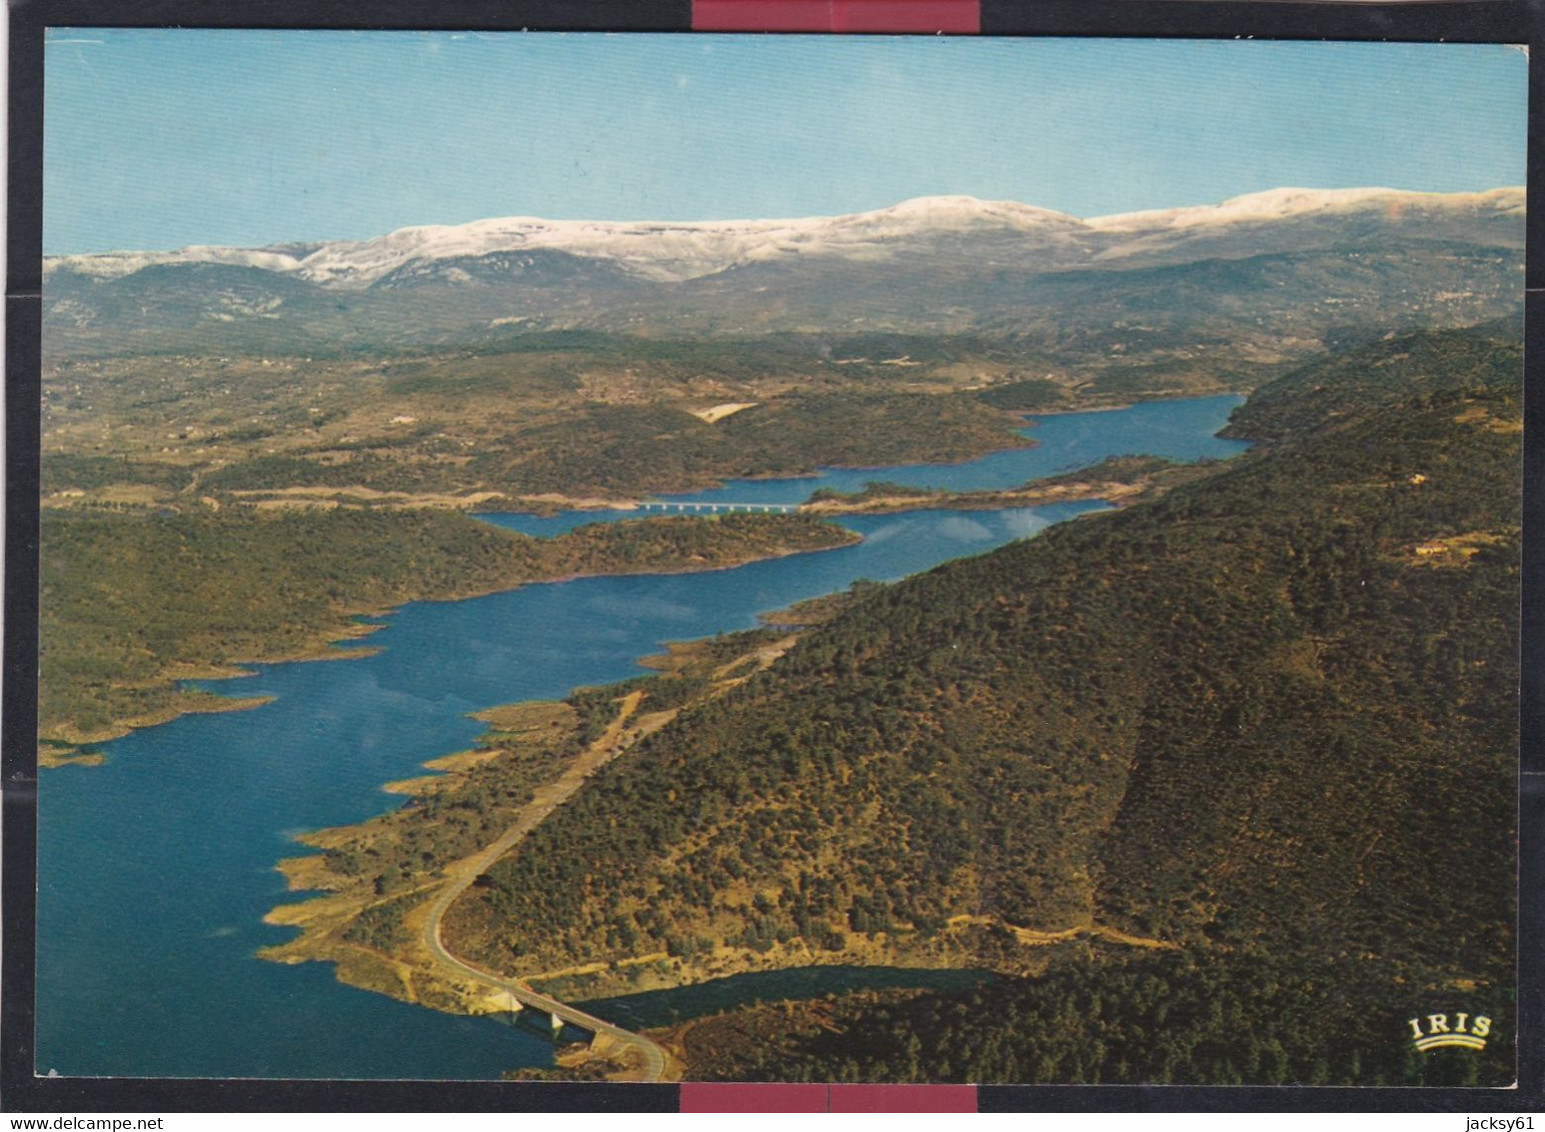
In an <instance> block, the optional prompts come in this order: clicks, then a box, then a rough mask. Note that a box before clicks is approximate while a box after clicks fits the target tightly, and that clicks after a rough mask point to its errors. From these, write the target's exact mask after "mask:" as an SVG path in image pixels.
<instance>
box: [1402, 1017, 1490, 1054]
mask: <svg viewBox="0 0 1545 1132" xmlns="http://www.w3.org/2000/svg"><path fill="white" fill-rule="evenodd" d="M1423 1021H1425V1022H1426V1023H1427V1025H1426V1026H1425V1028H1424V1027H1423V1025H1422V1023H1423ZM1406 1025H1407V1026H1410V1027H1411V1044H1412V1045H1414V1046H1415V1047H1416V1048H1417V1049H1419V1050H1421V1051H1422V1052H1423V1053H1425V1052H1426V1051H1427V1050H1430V1049H1437V1048H1438V1047H1439V1046H1459V1047H1460V1048H1462V1049H1485V1048H1486V1035H1487V1034H1489V1033H1491V1019H1490V1018H1488V1017H1486V1015H1484V1014H1477V1015H1476V1016H1475V1017H1474V1018H1472V1017H1470V1015H1468V1014H1455V1015H1454V1024H1453V1025H1452V1026H1450V1025H1449V1016H1448V1015H1447V1014H1429V1015H1427V1017H1426V1018H1425V1019H1421V1018H1412V1019H1411V1020H1410V1021H1408V1022H1407V1023H1406Z"/></svg>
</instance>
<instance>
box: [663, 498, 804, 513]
mask: <svg viewBox="0 0 1545 1132" xmlns="http://www.w3.org/2000/svg"><path fill="white" fill-rule="evenodd" d="M801 506H802V504H799V503H732V502H723V503H713V502H703V503H688V502H685V501H682V500H675V499H646V500H644V501H643V502H642V503H640V504H639V507H640V508H641V509H642V510H644V511H683V512H713V513H718V514H724V513H725V512H727V511H760V512H764V513H769V514H780V515H788V514H791V513H793V512H795V511H798V510H799V509H800V507H801Z"/></svg>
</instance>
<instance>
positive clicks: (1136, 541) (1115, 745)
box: [465, 326, 1522, 1008]
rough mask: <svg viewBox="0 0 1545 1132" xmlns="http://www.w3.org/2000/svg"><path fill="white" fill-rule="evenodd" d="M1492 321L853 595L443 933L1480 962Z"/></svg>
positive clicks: (1497, 692)
mask: <svg viewBox="0 0 1545 1132" xmlns="http://www.w3.org/2000/svg"><path fill="white" fill-rule="evenodd" d="M1516 333H1517V332H1516V328H1515V329H1510V328H1507V327H1504V326H1494V327H1489V328H1484V329H1481V330H1476V331H1460V332H1441V333H1428V334H1420V335H1415V336H1411V337H1409V338H1406V339H1394V340H1390V341H1387V342H1381V343H1378V344H1376V345H1374V346H1370V347H1365V348H1361V349H1359V350H1357V351H1355V352H1353V353H1350V354H1347V355H1344V356H1342V357H1340V358H1339V359H1338V360H1337V362H1336V363H1335V364H1334V365H1330V364H1322V365H1314V366H1310V367H1307V368H1305V369H1304V370H1303V371H1301V372H1300V373H1298V374H1297V375H1295V376H1293V377H1292V378H1286V379H1283V380H1282V381H1281V382H1279V383H1277V384H1276V385H1274V386H1272V387H1271V388H1270V389H1269V390H1263V391H1262V393H1261V394H1259V395H1258V397H1257V400H1258V401H1259V407H1258V408H1247V409H1246V410H1245V411H1243V412H1241V414H1240V416H1239V421H1240V424H1241V426H1242V430H1243V431H1246V432H1252V431H1253V430H1254V428H1255V427H1257V426H1258V427H1259V428H1260V432H1261V434H1264V435H1269V436H1272V437H1273V439H1272V440H1270V441H1268V442H1267V443H1266V444H1265V445H1263V446H1262V447H1261V448H1259V449H1257V450H1256V451H1255V452H1253V453H1252V454H1251V455H1249V456H1246V457H1241V458H1240V459H1239V460H1238V461H1236V462H1234V463H1232V464H1230V465H1229V466H1228V467H1226V468H1224V469H1221V470H1219V471H1218V472H1217V473H1216V474H1214V475H1212V476H1211V477H1209V478H1206V479H1202V480H1200V481H1198V482H1194V483H1191V484H1188V485H1185V486H1183V487H1177V488H1175V489H1174V490H1173V491H1172V492H1171V493H1170V494H1168V495H1167V496H1165V497H1164V498H1163V499H1161V500H1159V501H1157V502H1154V503H1149V504H1145V505H1142V506H1139V507H1134V508H1132V509H1130V510H1127V511H1124V512H1121V513H1117V514H1106V515H1100V516H1097V517H1090V518H1084V519H1080V520H1078V521H1075V522H1072V523H1068V524H1065V525H1062V526H1058V527H1056V528H1054V529H1053V530H1051V531H1049V532H1047V533H1046V534H1045V535H1043V536H1041V537H1040V538H1037V539H1035V540H1032V541H1028V542H1020V543H1015V544H1011V545H1009V546H1007V547H1004V548H1002V549H999V550H996V551H994V552H992V553H989V554H986V555H983V556H981V557H977V558H971V559H964V560H960V561H956V562H951V563H948V564H946V565H944V566H941V567H939V568H937V569H935V570H933V571H930V572H929V573H926V574H923V575H919V576H917V577H913V578H910V579H907V580H906V581H903V582H900V583H897V584H896V585H894V586H892V587H888V588H882V589H879V590H878V591H877V592H875V593H873V594H871V595H868V596H865V597H864V598H862V599H861V600H859V601H857V602H856V603H855V604H854V605H853V606H852V607H851V608H850V609H849V610H848V611H847V612H846V613H845V614H844V615H842V616H840V617H839V618H837V619H836V620H834V621H832V622H831V623H829V624H827V625H825V626H823V627H821V628H819V629H817V630H815V631H813V632H812V633H811V634H810V635H809V636H808V637H806V638H805V639H804V640H802V641H801V642H800V643H799V644H798V645H797V646H796V647H795V648H794V649H793V650H791V651H790V652H789V653H788V655H787V656H785V657H784V658H783V659H782V660H780V661H779V662H778V663H776V664H775V665H773V666H772V667H771V668H770V669H769V670H768V671H767V672H766V673H764V674H762V675H760V676H758V677H756V678H754V679H752V680H751V681H748V682H747V683H746V684H745V685H744V686H743V687H741V688H740V689H738V690H737V691H736V692H735V693H734V694H732V695H730V696H727V697H724V698H722V699H720V700H717V701H714V702H713V703H711V704H708V705H706V706H703V707H701V708H698V709H695V710H691V711H685V712H683V713H682V714H681V715H680V716H679V717H678V718H677V719H676V721H675V722H674V723H672V724H671V725H670V726H668V727H667V728H665V729H663V730H661V731H660V732H658V733H657V734H656V735H654V736H652V737H651V738H649V739H647V740H645V741H643V742H641V743H640V744H639V745H638V747H637V749H636V750H635V751H634V752H632V753H631V754H630V755H629V757H628V758H627V759H626V760H622V761H619V762H617V763H614V764H612V765H611V766H608V767H607V768H606V770H605V771H604V772H602V773H600V774H598V775H597V777H596V780H595V782H594V784H593V787H591V788H587V789H586V790H585V791H584V792H582V793H581V794H580V795H579V796H578V797H576V798H575V799H574V800H573V801H572V802H571V803H570V804H569V805H567V806H565V807H564V808H563V809H562V810H561V811H559V812H558V813H556V814H554V815H553V817H552V818H551V819H549V820H548V821H547V822H544V823H543V824H542V826H540V827H539V828H538V829H537V830H536V831H535V832H534V833H533V834H532V836H531V837H530V838H529V839H528V840H527V841H526V842H525V843H524V844H523V845H522V847H521V849H520V851H519V852H517V853H514V854H512V855H511V856H509V857H508V858H506V859H505V860H504V861H502V862H500V863H499V864H498V865H496V866H495V867H493V868H492V869H490V870H489V873H488V876H487V878H486V882H485V885H484V887H483V888H482V889H481V890H480V891H479V892H478V894H477V898H476V902H475V903H474V904H473V905H471V906H469V907H468V908H467V909H465V915H466V917H467V920H466V922H467V923H468V924H469V925H472V930H471V931H470V932H469V935H475V934H476V933H477V932H479V931H481V932H483V933H486V935H485V937H484V938H486V939H487V941H488V942H487V950H486V951H485V953H484V958H485V960H486V961H488V962H503V963H505V964H514V965H515V966H518V967H519V968H520V969H522V970H526V971H531V970H544V969H545V970H551V969H554V968H559V967H565V966H568V965H570V964H573V963H584V962H595V961H600V960H620V959H623V958H626V957H629V956H632V955H640V954H646V953H652V952H656V951H670V952H671V953H672V954H676V955H690V954H692V953H693V952H695V951H703V950H707V949H711V948H714V947H721V946H725V945H728V946H731V947H742V948H749V949H752V950H758V951H759V950H765V949H767V948H770V947H772V946H774V945H775V944H787V945H788V946H790V947H793V948H798V947H799V946H801V945H803V946H808V947H811V948H815V949H822V948H825V949H829V950H842V949H844V948H852V947H858V948H859V949H860V950H861V949H862V947H864V946H869V945H870V944H872V943H873V942H874V941H877V940H879V939H881V938H882V934H881V933H884V936H886V937H889V938H890V939H892V940H893V941H901V942H902V943H906V941H909V940H910V941H920V940H927V939H930V938H932V939H938V940H945V939H958V940H959V941H960V942H958V943H957V944H956V945H955V946H960V947H972V948H977V949H978V952H977V954H978V955H979V956H982V957H983V958H984V960H985V961H986V962H988V964H989V965H992V966H996V967H998V968H999V969H1003V968H1009V969H1012V968H1013V967H1014V966H1015V965H1016V964H1017V963H1020V962H1029V961H1030V960H1029V958H1028V956H1030V955H1032V954H1033V953H1034V952H1035V948H1034V947H1031V948H1029V949H1028V950H1026V951H1023V952H1021V953H1017V954H1016V953H1015V951H1014V948H1013V946H1012V938H1013V936H1012V935H1011V934H1010V933H1016V932H1024V931H1029V932H1041V933H1067V934H1073V933H1077V932H1085V933H1090V934H1092V935H1095V936H1097V937H1101V938H1105V939H1107V940H1115V941H1116V942H1117V943H1122V942H1125V943H1127V944H1130V943H1139V944H1146V945H1147V946H1149V947H1158V948H1163V947H1179V948H1182V949H1184V950H1186V951H1188V952H1192V953H1195V954H1198V955H1209V954H1212V955H1220V954H1227V953H1231V952H1235V951H1240V950H1246V949H1250V950H1255V949H1258V950H1261V951H1263V952H1266V953H1270V954H1273V955H1277V956H1281V957H1284V958H1285V959H1287V960H1290V961H1296V958H1295V957H1312V958H1313V961H1314V962H1315V963H1321V962H1338V963H1339V962H1350V961H1357V962H1358V963H1359V964H1361V963H1365V962H1366V963H1368V964H1371V967H1370V968H1369V969H1368V970H1372V971H1374V972H1375V973H1374V974H1372V975H1370V974H1369V973H1368V970H1361V969H1360V972H1359V973H1358V974H1357V975H1356V976H1355V977H1356V978H1357V979H1359V980H1360V979H1365V978H1370V977H1371V978H1377V979H1379V980H1394V982H1395V983H1398V982H1399V972H1400V971H1402V970H1405V969H1409V968H1414V967H1416V966H1420V967H1422V968H1424V969H1430V970H1434V971H1437V972H1441V978H1443V979H1450V980H1470V981H1471V982H1472V983H1473V981H1474V980H1477V979H1485V978H1488V977H1491V976H1493V975H1496V974H1497V973H1498V972H1505V970H1506V966H1507V963H1508V962H1509V961H1510V955H1511V949H1512V934H1511V933H1512V928H1511V925H1512V920H1513V905H1512V895H1511V894H1512V892H1513V864H1514V847H1513V841H1512V836H1513V835H1512V823H1513V817H1512V815H1513V775H1514V759H1515V751H1516V738H1517V735H1516V698H1515V697H1516V689H1517V685H1516V679H1517V669H1516V663H1517V655H1516V649H1517V637H1516V630H1517V626H1516V623H1515V621H1514V617H1515V611H1516V598H1517V593H1518V589H1517V586H1518V533H1519V528H1518V518H1519V516H1518V501H1519V497H1518V489H1519V484H1518V478H1517V477H1518V464H1517V460H1518V453H1519V444H1520V440H1521V431H1522V429H1521V424H1520V419H1519V413H1520V383H1519V371H1520V370H1519V367H1520V361H1521V358H1520V350H1519V346H1518V341H1517V337H1516ZM1255 403H1256V402H1255V401H1252V405H1254V404H1255ZM1354 404H1355V406H1356V407H1355V408H1353V407H1352V406H1353V405H1354ZM678 795H680V796H686V797H689V798H690V799H691V800H692V804H691V806H690V807H683V806H681V805H679V804H674V799H676V798H677V797H678ZM1459 826H1463V827H1464V830H1465V832H1464V835H1463V843H1462V845H1459V846H1458V847H1457V848H1456V843H1455V842H1454V841H1453V831H1454V830H1455V829H1456V828H1458V827H1459ZM982 918H985V919H986V920H987V921H990V922H991V923H993V924H997V925H999V926H1000V928H1001V936H1000V937H999V938H995V937H992V936H991V935H989V936H988V937H987V938H985V939H983V940H980V941H978V942H976V943H973V944H968V943H966V942H965V940H966V937H965V936H963V935H962V934H961V933H962V932H963V931H964V928H962V927H961V926H960V923H961V920H962V919H965V920H968V921H973V922H974V920H976V919H982ZM1047 938H1052V937H1050V936H1048V937H1047ZM862 941H869V942H868V943H864V942H862ZM917 945H918V944H908V946H917ZM939 946H944V945H943V944H942V943H941V944H940V945H939ZM982 948H988V949H992V948H997V949H999V950H997V951H982V950H980V949H982ZM512 957H513V958H512ZM867 961H870V962H873V961H876V960H874V959H873V958H871V959H869V960H867ZM1305 961H1306V962H1307V961H1308V960H1307V958H1306V959H1305ZM1348 973H1349V977H1353V976H1352V975H1351V968H1348ZM1454 985H1456V986H1457V985H1459V983H1458V982H1456V983H1455V984H1454ZM1402 1008H1403V1007H1402Z"/></svg>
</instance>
